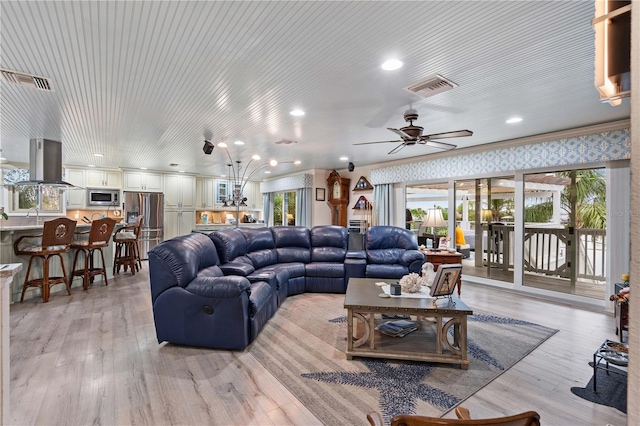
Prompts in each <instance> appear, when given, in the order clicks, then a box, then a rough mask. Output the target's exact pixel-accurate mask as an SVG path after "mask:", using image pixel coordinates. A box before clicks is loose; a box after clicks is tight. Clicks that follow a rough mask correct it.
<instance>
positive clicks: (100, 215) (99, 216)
mask: <svg viewBox="0 0 640 426" xmlns="http://www.w3.org/2000/svg"><path fill="white" fill-rule="evenodd" d="M94 214H97V215H98V219H100V218H102V213H100V212H93V213H91V222H93V215H94Z"/></svg>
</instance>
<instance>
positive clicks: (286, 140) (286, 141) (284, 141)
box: [274, 139, 298, 145]
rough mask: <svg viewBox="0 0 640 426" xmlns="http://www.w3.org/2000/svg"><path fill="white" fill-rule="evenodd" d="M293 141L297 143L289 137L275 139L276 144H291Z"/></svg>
mask: <svg viewBox="0 0 640 426" xmlns="http://www.w3.org/2000/svg"><path fill="white" fill-rule="evenodd" d="M293 143H298V142H296V141H292V140H291V139H280V140H279V141H275V142H274V144H276V145H291V144H293Z"/></svg>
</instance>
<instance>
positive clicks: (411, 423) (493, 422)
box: [367, 406, 540, 426]
mask: <svg viewBox="0 0 640 426" xmlns="http://www.w3.org/2000/svg"><path fill="white" fill-rule="evenodd" d="M456 416H458V418H457V419H442V418H439V417H425V416H417V415H411V414H397V415H395V416H394V417H393V419H391V426H454V425H456V426H473V425H482V426H540V415H538V413H536V412H535V411H527V412H524V413H520V414H516V415H514V416H506V417H495V418H491V419H472V418H471V416H470V415H469V410H467V409H466V408H464V407H460V406H459V407H456ZM367 420H369V424H371V426H382V425H383V423H382V416H380V413H378V412H375V411H374V412H372V413H369V414H367Z"/></svg>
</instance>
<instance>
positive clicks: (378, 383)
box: [249, 294, 557, 425]
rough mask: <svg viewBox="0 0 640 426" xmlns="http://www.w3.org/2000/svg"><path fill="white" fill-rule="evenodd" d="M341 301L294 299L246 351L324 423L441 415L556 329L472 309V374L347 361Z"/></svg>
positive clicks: (438, 366) (396, 363)
mask: <svg viewBox="0 0 640 426" xmlns="http://www.w3.org/2000/svg"><path fill="white" fill-rule="evenodd" d="M343 303H344V295H333V294H302V295H298V296H293V297H289V298H288V299H287V300H286V301H285V302H284V303H283V304H282V306H281V307H280V309H279V310H278V312H277V313H276V315H274V317H273V318H271V319H270V320H269V322H268V324H267V325H266V326H265V328H264V329H263V330H262V332H261V333H260V335H259V336H258V338H257V339H256V341H255V342H254V343H253V344H252V345H251V347H250V349H249V351H250V352H251V353H252V354H253V355H254V356H255V358H256V359H257V360H258V361H259V362H260V363H261V364H262V365H263V366H264V367H265V368H266V369H267V370H269V371H270V372H271V373H272V374H273V375H274V376H275V377H277V378H278V380H280V382H281V383H282V384H283V385H284V386H285V387H286V388H287V389H288V390H289V391H290V392H291V393H292V394H293V395H295V396H296V397H297V398H298V399H299V400H300V401H301V402H302V403H303V404H304V405H305V407H307V408H308V409H309V410H310V411H311V412H312V413H313V414H314V415H315V416H316V417H317V418H318V419H320V421H322V422H323V423H324V424H327V425H345V424H363V423H366V415H367V413H368V412H371V411H379V412H381V414H382V415H383V418H384V420H385V422H386V423H389V420H390V419H391V418H392V417H393V416H394V415H395V414H397V413H419V414H421V415H426V416H441V415H443V414H444V413H446V412H447V411H449V410H450V409H452V408H453V407H455V406H456V405H458V404H460V403H461V402H462V401H464V400H465V399H466V398H468V397H469V396H471V395H473V394H474V393H475V392H477V391H478V390H480V389H481V388H482V387H484V386H486V385H487V384H488V383H489V382H491V381H492V380H494V379H495V378H496V377H498V376H499V375H500V374H502V373H504V372H505V371H506V370H507V369H509V368H510V367H512V366H513V365H514V364H515V363H516V362H518V361H519V360H521V359H522V358H523V357H525V356H526V355H527V354H529V353H530V352H531V351H532V350H534V349H535V348H536V347H537V346H539V345H540V344H541V343H542V342H544V341H545V340H546V339H548V338H549V337H551V336H552V335H553V334H555V333H556V332H557V330H554V329H550V328H547V327H543V326H540V325H537V324H533V323H530V322H526V321H519V320H515V319H511V318H504V317H499V316H495V315H490V314H486V313H479V312H475V311H474V315H473V316H470V317H469V318H468V356H469V369H468V370H461V369H460V368H459V367H458V366H457V365H446V364H435V363H425V362H408V361H407V362H404V361H393V360H379V359H374V358H354V359H353V360H351V361H349V360H347V359H346V356H345V354H344V350H345V348H346V335H347V323H346V319H347V317H346V310H345V309H344V307H343Z"/></svg>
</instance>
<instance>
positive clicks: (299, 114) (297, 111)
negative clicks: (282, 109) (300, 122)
mask: <svg viewBox="0 0 640 426" xmlns="http://www.w3.org/2000/svg"><path fill="white" fill-rule="evenodd" d="M289 114H291V115H293V116H294V117H302V116H303V115H304V111H302V110H301V109H294V110H293V111H291V112H290V113H289Z"/></svg>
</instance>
